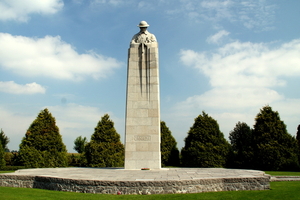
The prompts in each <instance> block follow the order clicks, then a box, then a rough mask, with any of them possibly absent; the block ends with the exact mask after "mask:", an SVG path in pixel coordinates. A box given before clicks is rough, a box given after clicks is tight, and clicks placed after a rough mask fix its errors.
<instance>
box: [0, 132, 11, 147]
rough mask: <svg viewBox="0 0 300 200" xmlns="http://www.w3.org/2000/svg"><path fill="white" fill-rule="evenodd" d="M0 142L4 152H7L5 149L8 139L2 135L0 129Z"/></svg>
mask: <svg viewBox="0 0 300 200" xmlns="http://www.w3.org/2000/svg"><path fill="white" fill-rule="evenodd" d="M0 142H1V145H2V148H3V149H4V151H6V152H8V151H9V149H8V147H7V144H8V143H9V138H8V137H7V136H6V135H5V134H4V132H3V130H2V129H1V130H0Z"/></svg>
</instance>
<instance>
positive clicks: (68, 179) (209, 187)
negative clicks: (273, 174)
mask: <svg viewBox="0 0 300 200" xmlns="http://www.w3.org/2000/svg"><path fill="white" fill-rule="evenodd" d="M0 187H22V188H40V189H48V190H57V191H68V192H82V193H102V194H119V193H121V194H168V193H200V192H217V191H237V190H268V189H270V176H269V175H266V174H265V173H264V172H262V171H256V170H237V169H222V168H205V169H201V168H170V169H164V170H124V169H109V168H102V169H100V168H52V169H51V168H49V169H46V168H40V169H24V170H18V171H16V172H15V173H8V174H0Z"/></svg>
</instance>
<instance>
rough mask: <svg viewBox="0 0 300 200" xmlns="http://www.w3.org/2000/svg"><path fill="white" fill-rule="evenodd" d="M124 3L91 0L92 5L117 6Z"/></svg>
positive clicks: (112, 0)
mask: <svg viewBox="0 0 300 200" xmlns="http://www.w3.org/2000/svg"><path fill="white" fill-rule="evenodd" d="M123 3H124V2H123V1H122V0H92V2H91V4H92V5H97V4H111V5H113V6H118V5H120V4H123Z"/></svg>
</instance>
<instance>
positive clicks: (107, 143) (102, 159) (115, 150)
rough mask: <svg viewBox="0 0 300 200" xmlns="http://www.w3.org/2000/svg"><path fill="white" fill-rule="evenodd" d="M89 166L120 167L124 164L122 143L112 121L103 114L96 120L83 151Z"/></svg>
mask: <svg viewBox="0 0 300 200" xmlns="http://www.w3.org/2000/svg"><path fill="white" fill-rule="evenodd" d="M84 155H85V157H86V161H87V165H88V166H90V167H120V166H123V165H124V145H123V144H122V143H121V141H120V135H119V134H118V133H117V131H116V129H115V128H114V122H113V121H112V120H110V119H109V115H108V114H105V115H104V116H103V117H102V118H101V120H100V121H99V122H98V124H97V126H96V128H95V131H94V134H93V135H92V136H91V141H90V142H89V143H87V145H86V146H85V153H84Z"/></svg>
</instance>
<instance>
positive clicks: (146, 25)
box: [137, 21, 150, 27]
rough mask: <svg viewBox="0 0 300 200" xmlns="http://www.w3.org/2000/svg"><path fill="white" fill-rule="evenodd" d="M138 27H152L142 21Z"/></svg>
mask: <svg viewBox="0 0 300 200" xmlns="http://www.w3.org/2000/svg"><path fill="white" fill-rule="evenodd" d="M137 26H138V27H148V26H150V25H149V24H148V23H147V22H146V21H141V22H140V24H139V25H137Z"/></svg>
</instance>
